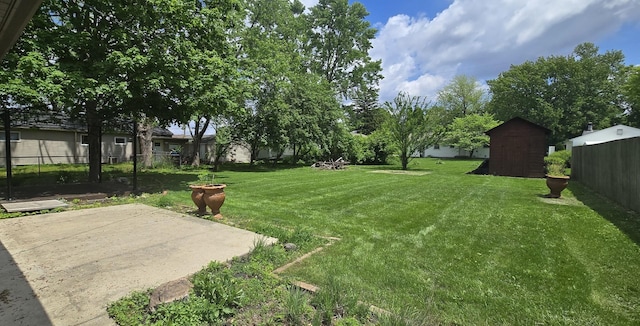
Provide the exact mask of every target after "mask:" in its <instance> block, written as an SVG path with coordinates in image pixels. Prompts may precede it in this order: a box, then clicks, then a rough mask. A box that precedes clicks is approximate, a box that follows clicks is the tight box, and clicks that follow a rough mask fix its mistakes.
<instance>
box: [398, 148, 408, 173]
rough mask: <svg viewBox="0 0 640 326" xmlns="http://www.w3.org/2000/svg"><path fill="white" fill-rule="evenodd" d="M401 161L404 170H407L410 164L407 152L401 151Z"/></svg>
mask: <svg viewBox="0 0 640 326" xmlns="http://www.w3.org/2000/svg"><path fill="white" fill-rule="evenodd" d="M400 163H401V164H402V170H406V169H407V166H408V165H409V155H407V153H405V152H402V153H400Z"/></svg>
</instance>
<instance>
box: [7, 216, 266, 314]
mask: <svg viewBox="0 0 640 326" xmlns="http://www.w3.org/2000/svg"><path fill="white" fill-rule="evenodd" d="M259 238H263V236H261V235H258V234H255V233H253V232H249V231H246V230H242V229H237V228H233V227H230V226H227V225H224V224H220V223H216V222H211V221H208V220H204V219H199V218H196V217H192V216H187V215H183V214H179V213H175V212H171V211H168V210H164V209H159V208H154V207H150V206H146V205H142V204H129V205H121V206H111V207H103V208H93V209H85V210H76V211H66V212H60V213H51V214H43V215H36V216H26V217H20V218H14V219H5V220H0V325H47V324H53V325H110V324H113V322H112V321H111V320H110V319H109V318H108V316H107V313H106V307H107V305H108V304H109V303H110V302H113V301H115V300H117V299H119V298H121V297H122V296H124V295H126V294H128V293H130V292H131V291H133V290H144V289H147V288H150V287H156V286H158V285H160V284H163V283H165V282H168V281H172V280H175V279H178V278H180V277H184V276H187V275H189V274H192V273H194V272H196V271H198V270H200V269H201V268H202V267H203V266H205V265H207V264H208V263H209V262H210V261H213V260H215V261H220V262H224V261H227V260H229V259H231V258H233V257H235V256H241V255H244V254H247V253H248V252H249V251H250V250H251V248H252V247H253V245H254V243H255V241H256V240H257V239H259ZM265 240H266V242H267V243H273V242H275V241H276V239H274V238H265Z"/></svg>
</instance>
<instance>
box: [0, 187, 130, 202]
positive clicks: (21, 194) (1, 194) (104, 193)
mask: <svg viewBox="0 0 640 326" xmlns="http://www.w3.org/2000/svg"><path fill="white" fill-rule="evenodd" d="M132 190H133V188H132V186H131V185H127V184H124V183H119V182H104V183H97V184H96V183H74V184H53V185H51V184H49V185H35V186H14V187H13V188H12V200H16V201H23V200H43V199H65V200H68V201H71V200H74V199H80V200H99V199H104V198H108V197H113V196H128V195H129V194H131V192H132ZM6 192H7V189H6V186H5V187H3V189H2V191H0V199H2V200H6Z"/></svg>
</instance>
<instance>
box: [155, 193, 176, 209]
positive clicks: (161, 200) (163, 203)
mask: <svg viewBox="0 0 640 326" xmlns="http://www.w3.org/2000/svg"><path fill="white" fill-rule="evenodd" d="M173 204H174V203H173V200H171V198H169V197H167V196H166V195H163V196H160V197H158V200H157V201H156V206H158V207H162V208H166V207H171V206H173Z"/></svg>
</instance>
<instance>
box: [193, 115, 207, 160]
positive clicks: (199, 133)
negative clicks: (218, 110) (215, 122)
mask: <svg viewBox="0 0 640 326" xmlns="http://www.w3.org/2000/svg"><path fill="white" fill-rule="evenodd" d="M200 120H201V119H200V118H198V120H196V126H195V133H191V137H192V138H193V149H192V151H191V157H192V159H193V161H192V162H191V165H192V166H200V144H201V143H202V137H204V133H205V132H206V131H207V128H208V127H209V121H211V119H210V118H208V117H207V118H205V120H204V123H201V122H200Z"/></svg>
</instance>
